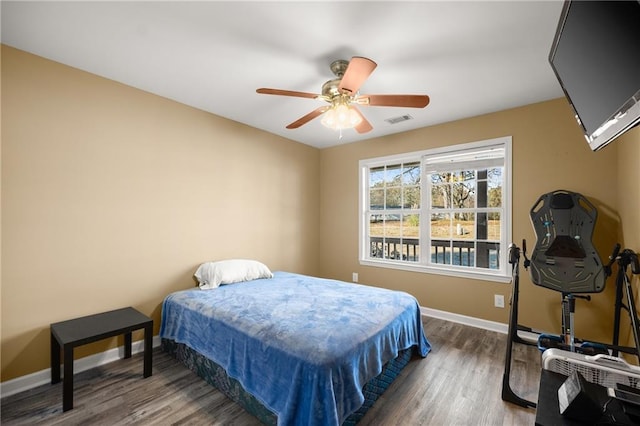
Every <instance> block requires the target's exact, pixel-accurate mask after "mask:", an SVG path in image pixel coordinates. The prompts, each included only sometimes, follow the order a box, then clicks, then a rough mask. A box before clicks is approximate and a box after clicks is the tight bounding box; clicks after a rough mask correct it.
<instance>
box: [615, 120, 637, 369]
mask: <svg viewBox="0 0 640 426" xmlns="http://www.w3.org/2000/svg"><path fill="white" fill-rule="evenodd" d="M616 144H617V146H618V164H617V173H616V175H615V176H616V185H617V192H618V213H619V215H620V222H621V223H622V232H623V239H622V240H623V241H621V243H622V247H623V248H628V249H630V250H633V251H635V252H636V253H638V252H640V126H638V127H636V128H635V129H633V130H632V131H630V132H627V133H626V134H624V135H623V136H622V137H620V139H619V140H618V141H616ZM629 275H630V276H631V274H629ZM611 283H613V281H611ZM631 284H632V288H633V291H634V295H635V299H636V302H635V303H636V309H640V276H638V275H636V276H633V277H632V281H631ZM621 329H622V331H621V342H622V341H623V340H622V338H623V336H624V332H625V331H626V337H627V342H628V343H627V344H628V345H630V346H633V342H634V340H633V334H632V333H631V328H630V327H629V320H628V316H626V314H625V313H624V312H623V314H622V326H621ZM634 361H635V360H634Z"/></svg>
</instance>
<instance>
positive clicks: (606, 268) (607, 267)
mask: <svg viewBox="0 0 640 426" xmlns="http://www.w3.org/2000/svg"><path fill="white" fill-rule="evenodd" d="M618 253H620V243H616V245H614V246H613V251H612V252H611V256H609V263H607V264H606V265H604V273H605V274H606V276H607V277H610V276H611V267H612V266H613V264H614V263H615V261H616V259H617V258H618Z"/></svg>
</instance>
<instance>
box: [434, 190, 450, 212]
mask: <svg viewBox="0 0 640 426" xmlns="http://www.w3.org/2000/svg"><path fill="white" fill-rule="evenodd" d="M450 207H451V186H450V185H448V184H443V185H433V186H432V187H431V208H432V209H448V208H450Z"/></svg>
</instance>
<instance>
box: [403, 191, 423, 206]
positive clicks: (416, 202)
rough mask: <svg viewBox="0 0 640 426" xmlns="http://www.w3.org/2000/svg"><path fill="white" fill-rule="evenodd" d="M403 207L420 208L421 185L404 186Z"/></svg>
mask: <svg viewBox="0 0 640 426" xmlns="http://www.w3.org/2000/svg"><path fill="white" fill-rule="evenodd" d="M402 207H403V208H405V209H419V208H420V187H419V186H407V187H404V188H403V193H402Z"/></svg>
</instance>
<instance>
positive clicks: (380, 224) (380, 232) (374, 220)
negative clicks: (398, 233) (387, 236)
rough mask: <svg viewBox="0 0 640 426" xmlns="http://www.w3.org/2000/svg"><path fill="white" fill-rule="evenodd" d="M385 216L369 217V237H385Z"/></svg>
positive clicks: (375, 215) (373, 215)
mask: <svg viewBox="0 0 640 426" xmlns="http://www.w3.org/2000/svg"><path fill="white" fill-rule="evenodd" d="M383 216H384V215H381V214H372V215H369V235H371V236H372V237H383V236H384V220H383V219H384V217H383Z"/></svg>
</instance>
